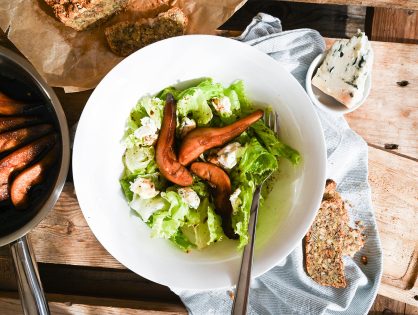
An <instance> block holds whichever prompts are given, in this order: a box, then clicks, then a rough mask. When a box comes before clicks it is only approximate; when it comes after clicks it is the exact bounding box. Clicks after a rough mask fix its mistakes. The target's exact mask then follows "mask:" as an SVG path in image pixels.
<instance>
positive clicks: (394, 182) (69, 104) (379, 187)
mask: <svg viewBox="0 0 418 315" xmlns="http://www.w3.org/2000/svg"><path fill="white" fill-rule="evenodd" d="M330 42H331V40H329V41H328V43H330ZM373 47H374V49H375V53H376V58H377V59H376V60H379V61H376V63H377V62H379V63H378V64H379V65H383V66H382V67H376V66H375V69H374V73H375V75H374V76H373V90H372V93H371V95H370V98H369V99H368V101H367V103H365V104H364V105H363V107H362V108H360V109H359V110H357V111H355V112H354V113H352V114H350V115H347V120H348V121H349V123H350V125H351V126H352V127H353V128H354V129H355V130H356V131H357V132H358V133H359V134H360V135H362V136H363V137H364V138H365V139H366V141H367V142H368V143H369V145H370V148H369V164H370V174H369V175H370V184H371V186H372V189H373V195H372V197H373V202H374V209H375V212H376V217H377V221H378V228H379V231H380V235H381V238H382V246H383V252H384V265H385V269H384V277H383V279H382V285H381V287H380V291H379V292H380V293H381V294H383V295H386V296H389V297H391V298H395V299H398V300H400V301H403V302H406V303H409V304H412V305H415V306H418V301H417V300H415V297H416V296H417V295H418V292H417V283H416V277H417V270H418V268H417V260H418V257H417V254H416V253H417V248H416V244H418V240H417V233H414V231H415V229H414V228H415V227H416V226H418V222H417V221H416V220H417V218H418V209H417V196H418V194H417V187H418V185H417V180H416V178H418V177H417V176H416V175H417V174H416V156H417V155H416V153H417V141H416V139H415V138H414V137H413V136H414V134H416V129H417V125H416V121H417V116H416V113H417V106H418V104H416V102H412V101H411V99H412V100H414V99H415V98H416V95H417V90H416V84H415V83H417V73H418V72H417V71H416V60H417V59H416V58H415V56H416V54H417V47H416V46H413V45H402V44H390V43H373ZM393 56H401V57H399V58H393ZM376 73H377V74H378V75H376ZM394 75H395V77H396V76H397V75H402V77H403V76H404V75H407V77H406V78H404V79H408V80H409V81H410V82H411V84H410V85H408V86H407V87H404V88H401V87H399V86H398V85H396V82H395V84H394V83H393V76H394ZM396 80H397V78H396ZM402 80H403V79H402ZM412 83H414V84H412ZM90 93H91V92H90V91H87V92H84V93H80V94H70V95H66V94H63V93H61V92H60V91H59V90H58V94H59V97H60V99H61V102H62V104H63V107H64V110H65V111H66V113H67V114H68V115H69V117H68V118H69V123H70V124H72V123H73V122H75V121H76V120H77V119H78V117H79V115H80V111H81V109H82V107H83V102H84V101H85V100H86V99H87V98H88V96H89V95H90ZM405 110H406V111H405ZM394 116H396V117H394ZM381 121H383V123H381ZM372 126H373V127H372ZM375 126H377V127H375ZM395 141H396V142H395ZM387 142H395V143H397V144H399V145H400V147H399V149H398V150H397V151H394V152H392V151H384V150H382V147H383V146H384V144H385V143H387ZM399 154H402V155H405V156H406V158H404V157H402V156H400V155H399ZM414 220H415V221H414ZM386 235H388V236H386ZM30 238H31V240H32V242H33V245H34V249H35V253H36V255H37V259H38V261H40V262H43V263H44V264H45V263H46V264H62V265H67V266H71V265H73V266H82V267H83V268H85V267H92V268H94V267H100V268H112V269H116V270H119V271H124V267H123V266H122V265H120V264H119V263H118V262H117V261H116V260H115V259H114V258H113V257H111V256H110V255H109V254H108V253H107V252H106V251H105V250H104V249H103V247H102V246H101V245H100V244H99V243H98V242H97V240H96V239H95V238H94V236H93V234H92V233H91V231H90V229H89V227H88V226H87V223H86V222H85V220H84V218H83V216H82V214H81V211H80V209H79V206H78V203H77V200H76V197H75V194H74V190H73V187H72V184H71V183H67V185H66V187H65V189H64V192H63V194H62V196H61V197H60V200H59V202H58V203H57V205H56V207H55V208H54V210H53V211H52V212H51V213H50V214H49V215H48V217H47V218H46V219H45V220H44V221H43V222H42V223H41V224H40V225H39V226H38V227H37V228H36V229H35V230H34V231H33V232H32V233H31V234H30ZM414 244H415V247H414ZM44 267H45V268H46V269H45V270H47V271H48V274H51V273H50V272H51V270H52V269H51V268H52V267H51V266H49V265H42V264H41V275H42V272H43V271H42V270H44V269H43V268H44ZM56 275H57V278H58V277H59V274H58V273H57V274H56ZM97 279H102V278H101V277H97ZM0 283H1V285H2V289H4V290H15V289H16V287H15V283H14V275H13V271H12V268H11V263H10V257H9V253H8V250H7V248H1V249H0ZM47 283H49V284H51V283H52V282H47ZM141 283H142V282H141ZM143 285H144V290H146V289H147V288H150V290H151V291H152V290H153V289H151V286H150V284H149V282H148V283H147V282H143ZM3 286H4V288H3ZM155 286H158V285H156V284H155ZM47 289H48V290H52V291H53V290H54V289H56V287H48V288H47ZM70 289H73V288H70ZM155 290H157V291H158V290H160V289H157V288H155ZM49 292H51V291H49ZM153 292H156V291H153ZM158 292H159V291H158ZM164 294H166V296H167V297H168V294H169V293H168V292H165V293H164ZM0 295H1V296H4V295H2V294H0ZM50 298H51V299H52V300H51V301H53V303H58V304H57V305H58V306H59V307H61V308H57V313H64V312H68V313H70V314H72V313H78V312H79V313H89V312H92V313H94V312H95V311H94V309H95V308H91V306H89V305H87V306H86V305H84V304H83V303H84V302H83V303H81V302H80V303H81V304H83V305H81V304H80V306H77V307H79V308H74V309H73V310H75V311H74V312H72V311H71V310H69V309H65V311H63V308H62V307H64V306H62V304H63V303H62V300H61V301H56V302H55V300H54V298H53V297H50ZM74 301H76V300H74ZM71 303H73V302H71ZM71 303H70V304H71ZM77 303H78V302H75V303H74V304H77ZM85 303H87V302H85ZM95 303H96V302H95ZM91 304H94V303H93V302H92V303H91ZM168 304H169V305H175V307H173V310H172V312H177V311H179V312H184V309H176V305H177V306H178V305H179V303H173V304H170V303H168ZM17 305H18V304H17V301H16V299H15V298H13V297H10V296H6V297H5V298H2V299H1V300H0V309H1V310H2V311H3V310H8V312H9V314H14V313H15V312H17V310H18V308H17ZM53 305H54V304H53ZM64 305H65V304H64ZM96 305H98V306H97V307H99V308H98V309H99V310H100V311H101V312H103V313H106V312H110V313H109V314H112V313H111V312H113V311H114V310H109V308H111V307H110V306H107V305H101V304H99V303H96ZM125 305H127V306H125V308H126V313H128V314H130V313H129V312H131V311H130V309H131V308H130V306H129V305H130V304H125ZM148 305H149V304H148ZM58 306H57V307H58ZM54 307H55V306H54ZM141 307H142V309H141ZM141 307H138V308H139V311H142V312H147V310H146V309H145V310H144V306H141ZM170 307H172V306H170ZM51 308H52V306H51ZM64 308H65V307H64ZM132 309H135V308H134V307H132ZM124 311H125V309H124ZM412 311H414V309H411V312H412ZM148 312H149V310H148ZM2 314H3V312H2ZM139 314H141V313H139ZM157 314H158V313H157Z"/></svg>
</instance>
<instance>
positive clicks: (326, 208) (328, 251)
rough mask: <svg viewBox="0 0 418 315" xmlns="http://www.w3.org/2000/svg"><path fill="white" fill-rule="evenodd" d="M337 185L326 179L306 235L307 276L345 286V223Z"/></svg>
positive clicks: (345, 217)
mask: <svg viewBox="0 0 418 315" xmlns="http://www.w3.org/2000/svg"><path fill="white" fill-rule="evenodd" d="M335 187H336V184H335V182H334V181H332V180H327V183H326V188H325V193H324V199H323V201H322V203H321V207H320V208H319V210H318V214H317V216H316V218H315V221H314V223H313V224H312V226H311V228H310V230H309V232H308V234H306V238H305V260H306V271H307V273H308V275H309V276H310V277H311V278H312V279H313V280H315V281H316V282H318V283H319V284H321V285H325V286H333V287H336V288H344V287H345V286H346V279H345V274H344V263H343V260H342V255H343V236H344V226H345V224H346V223H347V222H348V217H347V214H346V211H345V210H344V207H343V201H342V199H341V197H339V196H338V195H337V194H336V192H335Z"/></svg>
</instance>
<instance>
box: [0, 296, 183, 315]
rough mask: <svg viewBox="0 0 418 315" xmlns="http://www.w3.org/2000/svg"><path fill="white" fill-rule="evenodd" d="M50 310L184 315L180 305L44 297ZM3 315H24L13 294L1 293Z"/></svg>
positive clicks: (98, 314)
mask: <svg viewBox="0 0 418 315" xmlns="http://www.w3.org/2000/svg"><path fill="white" fill-rule="evenodd" d="M46 297H47V299H48V301H49V303H48V304H49V308H50V311H51V314H53V315H70V314H74V315H76V314H89V315H120V314H124V315H125V314H126V315H148V314H149V315H168V314H170V315H186V314H187V311H186V309H185V308H184V307H183V306H181V305H176V304H165V303H161V302H157V301H138V300H122V299H109V298H102V297H86V296H68V295H60V294H47V296H46ZM0 310H1V314H2V315H7V314H10V315H12V314H13V315H20V314H23V312H22V307H21V305H20V301H19V299H18V297H17V295H16V294H15V293H9V292H0Z"/></svg>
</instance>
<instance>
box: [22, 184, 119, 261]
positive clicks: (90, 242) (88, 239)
mask: <svg viewBox="0 0 418 315" xmlns="http://www.w3.org/2000/svg"><path fill="white" fill-rule="evenodd" d="M30 240H31V242H32V244H33V247H34V250H35V255H36V257H37V260H38V261H40V262H44V263H54V264H68V265H80V266H92V267H105V268H124V267H123V266H122V265H121V264H120V263H119V262H118V261H116V260H115V259H114V258H113V257H112V256H111V255H110V254H109V253H108V252H107V251H106V250H105V249H104V248H103V246H101V245H100V243H99V242H98V241H97V240H96V238H95V236H94V235H93V233H92V232H91V230H90V228H89V226H88V224H87V222H86V220H85V219H84V216H83V214H82V213H81V211H80V207H79V204H78V201H77V197H76V195H75V190H74V186H73V184H72V183H67V184H66V185H65V186H64V189H63V192H62V193H61V197H60V198H59V200H58V202H57V204H56V205H55V207H54V210H53V211H51V212H50V213H49V215H48V216H47V217H46V218H45V219H44V220H43V221H42V222H41V223H40V224H39V225H38V226H37V228H36V229H35V230H33V231H32V232H31V233H30ZM80 253H83V254H82V255H80Z"/></svg>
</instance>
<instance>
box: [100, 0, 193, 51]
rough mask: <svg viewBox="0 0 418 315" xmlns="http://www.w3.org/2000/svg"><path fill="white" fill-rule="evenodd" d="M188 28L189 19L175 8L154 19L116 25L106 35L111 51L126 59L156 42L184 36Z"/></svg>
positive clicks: (108, 29)
mask: <svg viewBox="0 0 418 315" xmlns="http://www.w3.org/2000/svg"><path fill="white" fill-rule="evenodd" d="M186 26H187V17H186V16H185V14H184V13H183V11H182V10H181V9H179V8H176V7H174V8H171V9H170V10H168V11H166V12H163V13H160V14H159V15H158V16H157V17H156V18H154V19H148V20H143V21H138V22H119V23H116V24H114V25H112V26H109V27H107V28H106V29H105V35H106V39H107V42H108V44H109V47H110V49H111V50H112V51H113V52H114V53H115V54H117V55H119V56H123V57H125V56H128V55H130V54H131V53H133V52H135V51H136V50H138V49H140V48H142V47H145V46H147V45H149V44H152V43H155V42H156V41H159V40H162V39H166V38H169V37H174V36H180V35H183V34H184V33H185V31H186Z"/></svg>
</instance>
